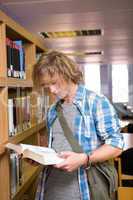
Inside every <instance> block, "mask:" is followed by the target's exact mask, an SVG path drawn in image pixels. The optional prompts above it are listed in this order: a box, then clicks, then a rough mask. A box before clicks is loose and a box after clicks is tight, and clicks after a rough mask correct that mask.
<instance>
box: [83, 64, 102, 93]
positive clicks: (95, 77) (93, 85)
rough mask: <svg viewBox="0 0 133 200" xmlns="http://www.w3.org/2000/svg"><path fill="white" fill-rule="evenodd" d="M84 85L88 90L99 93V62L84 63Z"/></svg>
mask: <svg viewBox="0 0 133 200" xmlns="http://www.w3.org/2000/svg"><path fill="white" fill-rule="evenodd" d="M85 85H86V87H87V88H88V89H89V90H92V91H94V92H96V93H98V94H100V91H101V85H100V65H99V64H86V65H85Z"/></svg>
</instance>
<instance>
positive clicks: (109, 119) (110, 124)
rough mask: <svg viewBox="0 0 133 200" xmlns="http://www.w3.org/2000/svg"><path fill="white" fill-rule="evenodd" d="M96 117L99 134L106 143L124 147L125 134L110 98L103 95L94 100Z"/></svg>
mask: <svg viewBox="0 0 133 200" xmlns="http://www.w3.org/2000/svg"><path fill="white" fill-rule="evenodd" d="M93 108H94V110H93V111H95V112H93V113H94V119H95V123H96V129H97V134H98V136H100V138H101V140H102V141H103V142H104V143H105V144H109V145H111V146H114V147H118V148H121V149H123V146H124V142H123V136H122V134H121V133H120V124H119V119H118V117H117V114H116V112H115V109H114V108H113V106H112V104H111V103H110V102H109V100H108V99H107V98H106V97H104V96H102V97H98V98H97V99H96V101H95V102H94V105H93Z"/></svg>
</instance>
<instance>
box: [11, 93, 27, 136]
mask: <svg viewBox="0 0 133 200" xmlns="http://www.w3.org/2000/svg"><path fill="white" fill-rule="evenodd" d="M8 121H9V126H8V127H9V128H8V131H9V136H14V135H15V134H17V133H18V132H22V131H24V130H26V129H27V128H29V127H30V126H31V124H30V122H31V104H30V96H24V97H15V98H9V99H8Z"/></svg>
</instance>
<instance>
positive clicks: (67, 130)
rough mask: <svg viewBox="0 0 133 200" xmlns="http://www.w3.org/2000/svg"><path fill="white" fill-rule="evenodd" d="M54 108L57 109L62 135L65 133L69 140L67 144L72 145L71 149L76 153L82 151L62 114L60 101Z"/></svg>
mask: <svg viewBox="0 0 133 200" xmlns="http://www.w3.org/2000/svg"><path fill="white" fill-rule="evenodd" d="M56 110H57V116H58V119H59V122H60V125H61V127H62V130H63V132H64V135H65V137H66V139H67V141H68V142H69V144H70V145H71V147H72V150H73V151H74V152H76V153H83V149H82V147H81V146H80V145H79V143H78V141H77V140H76V139H75V138H74V136H73V133H72V130H71V129H70V127H69V126H68V123H67V121H66V118H65V116H64V114H63V111H62V107H61V103H60V102H59V103H58V104H57V107H56Z"/></svg>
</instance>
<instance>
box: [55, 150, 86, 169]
mask: <svg viewBox="0 0 133 200" xmlns="http://www.w3.org/2000/svg"><path fill="white" fill-rule="evenodd" d="M59 156H60V157H61V158H64V159H65V161H63V162H62V163H60V164H57V165H54V167H56V168H58V169H62V170H65V171H67V172H72V171H74V170H76V169H78V168H79V167H80V166H82V165H86V163H87V160H88V158H87V155H86V154H85V153H75V152H71V151H65V152H61V153H60V154H59Z"/></svg>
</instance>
